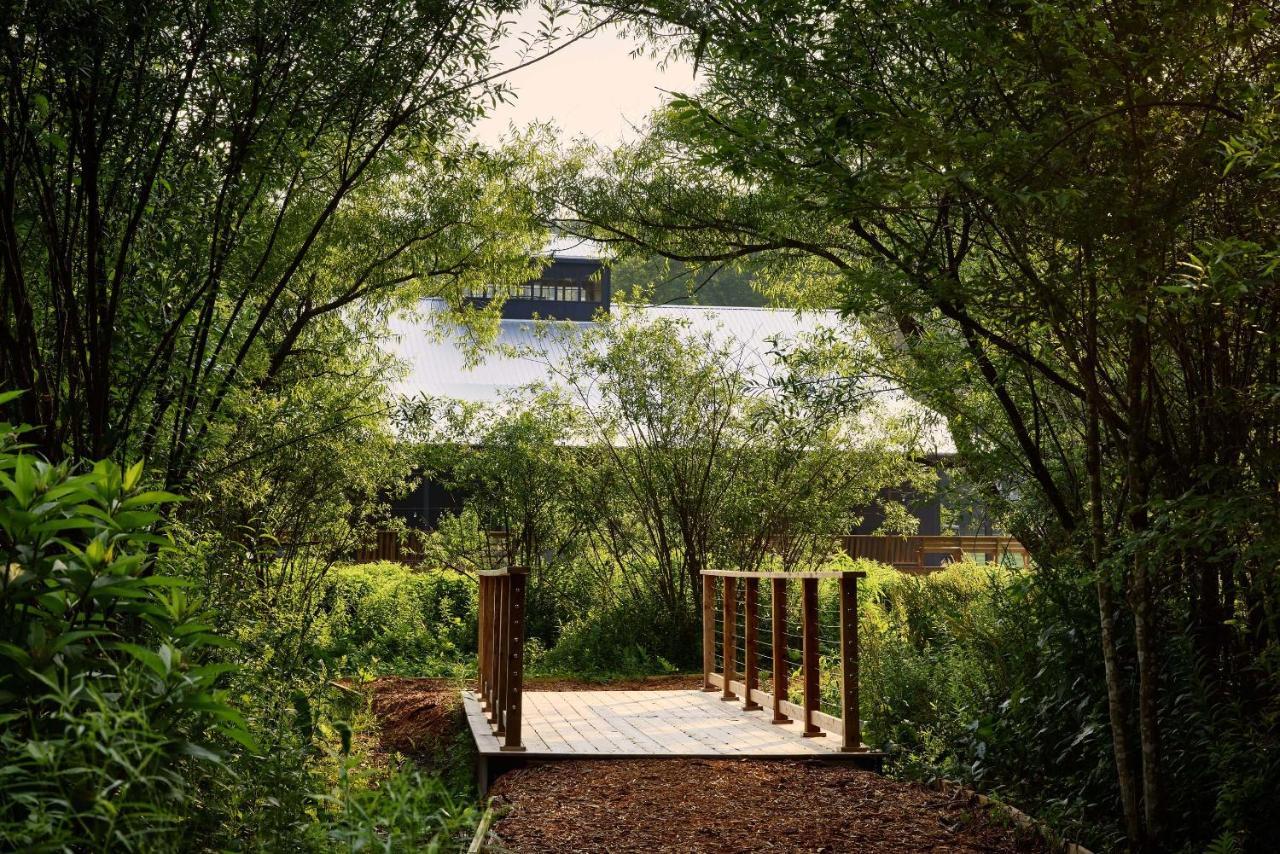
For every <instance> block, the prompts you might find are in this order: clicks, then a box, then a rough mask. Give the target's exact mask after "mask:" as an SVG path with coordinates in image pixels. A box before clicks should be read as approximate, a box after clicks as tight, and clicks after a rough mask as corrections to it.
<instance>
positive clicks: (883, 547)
mask: <svg viewBox="0 0 1280 854" xmlns="http://www.w3.org/2000/svg"><path fill="white" fill-rule="evenodd" d="M836 539H837V540H838V541H839V543H840V548H841V549H842V550H843V551H844V553H845V554H847V555H849V557H855V558H858V557H864V558H869V559H871V560H874V561H878V562H880V563H887V564H889V565H890V566H892V567H894V568H896V569H900V570H902V571H903V572H910V573H927V572H936V571H937V570H938V569H940V568H941V567H940V566H937V565H934V566H930V565H929V560H928V558H929V556H930V555H942V557H943V561H944V562H953V561H960V560H964V558H965V556H966V555H972V556H981V557H982V558H983V559H984V560H985V561H986V562H987V563H1001V564H1003V563H1013V564H1014V565H1015V566H1026V565H1027V563H1028V562H1029V561H1030V555H1029V554H1028V553H1027V550H1026V549H1025V548H1024V547H1023V545H1022V543H1019V542H1018V541H1017V540H1015V539H1014V538H1013V537H979V536H918V537H889V536H880V535H864V534H856V535H849V536H843V537H837V538H836Z"/></svg>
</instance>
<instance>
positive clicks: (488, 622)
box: [477, 566, 528, 750]
mask: <svg viewBox="0 0 1280 854" xmlns="http://www.w3.org/2000/svg"><path fill="white" fill-rule="evenodd" d="M479 575H480V603H479V615H478V620H477V622H478V623H479V643H478V652H479V655H478V658H479V662H480V665H479V668H478V670H479V673H478V678H477V682H478V688H479V693H480V701H481V703H482V704H483V706H484V709H485V712H486V713H487V714H488V718H489V723H490V724H491V725H492V726H493V734H494V735H496V736H498V738H500V739H502V749H503V750H524V746H523V745H522V744H521V743H520V718H521V714H520V712H521V708H522V705H523V700H524V632H525V582H526V581H527V578H528V570H527V569H525V568H524V567H518V566H513V567H511V568H509V569H499V570H490V571H484V572H481V573H480V574H479Z"/></svg>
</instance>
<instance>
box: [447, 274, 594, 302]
mask: <svg viewBox="0 0 1280 854" xmlns="http://www.w3.org/2000/svg"><path fill="white" fill-rule="evenodd" d="M497 295H498V294H497V291H496V289H494V288H484V289H482V290H480V291H472V292H471V293H470V294H469V296H471V297H472V298H474V299H493V298H494V297H496V296H497ZM509 299H527V300H540V301H545V302H600V283H599V282H582V281H574V280H572V279H538V280H537V281H533V282H525V283H524V284H523V285H520V286H519V287H518V288H516V289H515V290H514V291H513V292H512V293H511V294H510V296H509Z"/></svg>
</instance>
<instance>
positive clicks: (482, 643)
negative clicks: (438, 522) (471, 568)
mask: <svg viewBox="0 0 1280 854" xmlns="http://www.w3.org/2000/svg"><path fill="white" fill-rule="evenodd" d="M476 586H477V590H476V631H477V632H478V633H479V637H478V638H477V640H476V688H477V689H478V691H479V693H480V700H481V702H484V701H485V699H486V698H487V696H488V694H487V687H486V686H487V684H488V678H489V677H488V674H489V621H488V619H487V616H486V615H487V613H488V609H487V608H486V607H485V603H486V601H487V598H488V593H489V578H488V576H484V575H481V576H480V577H479V580H478V583H477V585H476Z"/></svg>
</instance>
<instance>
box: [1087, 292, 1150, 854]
mask: <svg viewBox="0 0 1280 854" xmlns="http://www.w3.org/2000/svg"><path fill="white" fill-rule="evenodd" d="M1097 310H1098V290H1097V283H1096V282H1094V281H1092V280H1091V281H1090V287H1089V308H1088V315H1087V317H1086V342H1085V347H1086V353H1085V360H1084V380H1085V390H1086V405H1087V409H1088V414H1087V418H1086V426H1085V429H1086V436H1085V443H1086V446H1087V447H1086V459H1085V466H1086V468H1087V469H1088V477H1089V551H1088V555H1089V564H1090V569H1091V570H1092V571H1093V574H1094V585H1095V588H1096V590H1097V596H1098V625H1099V628H1100V632H1099V633H1100V635H1101V638H1102V664H1103V669H1104V671H1105V674H1106V680H1107V715H1108V718H1109V719H1110V722H1111V747H1112V752H1113V753H1114V754H1115V762H1116V777H1117V782H1118V783H1119V786H1120V804H1121V807H1122V808H1123V810H1124V823H1125V834H1126V836H1127V837H1128V839H1129V845H1130V847H1132V848H1135V849H1136V848H1138V847H1140V845H1141V842H1142V825H1141V821H1140V818H1139V815H1138V803H1137V786H1136V784H1135V781H1134V773H1133V758H1132V756H1131V755H1130V753H1129V743H1130V740H1129V711H1128V709H1127V708H1126V704H1125V696H1124V685H1123V677H1122V675H1121V673H1120V664H1119V656H1118V655H1117V654H1116V632H1115V613H1116V603H1115V594H1114V591H1113V590H1112V587H1111V579H1109V578H1107V577H1106V576H1105V575H1104V573H1103V570H1102V562H1103V555H1104V553H1105V527H1104V526H1105V519H1104V515H1103V504H1102V502H1103V494H1102V437H1101V436H1100V434H1099V429H1098V422H1099V408H1100V401H1099V397H1098V396H1099V392H1098V370H1097V368H1098V363H1097V356H1098V322H1097Z"/></svg>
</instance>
